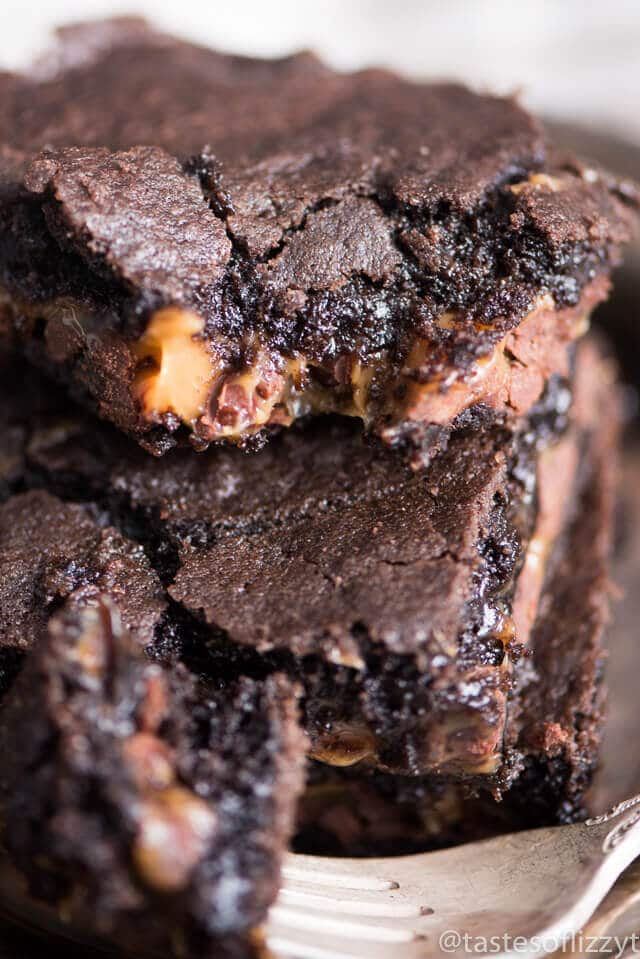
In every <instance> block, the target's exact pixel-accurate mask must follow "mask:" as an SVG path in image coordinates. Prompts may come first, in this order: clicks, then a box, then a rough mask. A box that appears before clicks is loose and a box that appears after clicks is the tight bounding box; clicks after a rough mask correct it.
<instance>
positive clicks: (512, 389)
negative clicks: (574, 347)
mask: <svg viewBox="0 0 640 959" xmlns="http://www.w3.org/2000/svg"><path fill="white" fill-rule="evenodd" d="M439 325H440V326H441V327H442V328H443V329H446V330H453V329H454V328H455V316H454V314H452V313H443V314H442V316H441V317H440V320H439ZM587 325H588V309H585V308H584V307H583V308H573V309H569V310H565V311H557V310H556V308H555V305H554V303H553V300H552V298H551V297H550V296H548V295H544V296H541V297H539V298H538V301H537V302H536V304H535V307H534V308H533V309H532V310H531V311H530V313H529V314H528V315H527V316H526V317H525V318H524V319H523V320H522V322H521V323H520V324H519V326H518V327H516V328H515V329H514V330H512V331H510V332H509V333H508V334H507V335H506V336H505V337H504V338H503V339H502V340H501V341H500V342H499V343H498V344H496V346H495V347H494V349H493V350H492V352H491V353H489V354H488V355H487V356H484V357H481V358H480V359H479V360H478V361H477V362H476V364H475V366H474V367H473V368H472V369H471V370H469V371H468V372H467V373H465V374H458V373H457V372H456V371H445V373H444V374H442V375H441V376H440V377H438V378H436V379H433V378H431V379H430V380H428V381H427V382H424V383H423V382H420V380H419V372H420V369H421V368H422V367H423V366H425V365H426V364H427V362H428V359H429V352H430V349H431V345H430V343H429V342H428V341H427V340H424V339H417V340H416V342H415V343H414V345H413V348H412V350H411V352H410V354H409V356H408V357H407V361H406V363H405V366H404V368H403V369H402V370H401V372H400V374H399V375H395V376H390V373H389V369H388V365H389V361H388V359H387V357H386V356H385V355H384V354H380V355H375V356H373V357H371V358H369V359H368V360H367V361H366V362H363V361H362V360H359V359H357V358H354V357H351V356H342V357H340V358H338V360H337V361H335V363H334V364H333V365H332V366H331V367H330V368H327V367H322V366H319V365H318V364H315V363H313V362H311V361H309V360H307V359H306V358H305V357H304V356H301V355H300V354H296V355H293V356H290V357H286V356H283V355H279V354H274V353H272V352H270V351H269V350H268V349H267V348H266V347H265V346H264V345H263V344H261V343H260V342H259V340H258V338H257V337H253V338H252V341H251V343H250V345H249V346H248V347H247V348H246V357H247V359H246V360H245V364H244V366H243V367H242V368H241V369H239V370H229V369H224V368H223V366H222V364H221V363H219V362H215V360H214V358H213V357H212V356H211V355H210V353H209V352H208V350H207V347H206V345H205V343H204V341H202V340H200V339H198V338H197V335H198V334H199V333H201V332H202V328H203V320H202V319H201V318H199V317H198V316H197V315H196V314H194V313H191V312H189V311H186V310H181V309H178V308H177V307H168V308H166V309H163V310H160V311H159V312H158V313H156V314H155V315H154V316H153V317H152V318H151V321H150V324H149V327H148V329H147V330H146V332H145V333H144V334H143V336H142V337H141V339H140V340H139V341H138V343H137V344H136V345H135V348H134V352H135V355H136V357H137V358H138V359H139V360H140V361H141V367H140V369H139V371H138V374H137V377H136V391H137V394H138V397H139V400H140V403H141V405H142V409H143V412H144V415H145V417H147V418H149V419H157V418H158V417H159V416H161V415H162V414H163V413H166V412H173V413H175V414H176V415H177V416H178V417H179V418H180V419H181V420H182V421H183V422H185V423H187V424H188V425H193V423H194V421H195V420H198V427H197V429H198V433H199V435H201V436H202V437H203V438H204V439H206V440H208V441H213V440H219V439H225V440H228V441H231V442H238V441H240V440H241V439H242V438H243V437H245V436H248V435H251V434H252V433H255V432H257V431H258V430H260V429H262V428H263V427H264V426H268V425H284V426H286V425H289V424H290V423H291V422H293V421H294V420H295V419H297V418H298V417H300V416H304V415H306V414H321V413H340V414H343V415H346V416H354V417H359V418H360V419H362V420H363V421H364V422H365V423H366V424H367V425H370V424H371V422H372V421H374V420H377V421H378V422H387V423H388V424H389V425H388V426H387V427H386V428H385V429H384V430H383V436H384V438H385V439H388V440H393V438H394V436H395V433H396V431H397V430H398V429H402V424H403V423H405V422H406V421H411V422H414V423H421V422H424V423H433V424H439V425H443V426H445V425H448V424H449V423H450V422H451V421H452V420H454V419H455V418H456V416H458V415H459V414H460V413H462V412H463V411H464V410H465V409H467V408H469V407H470V406H473V405H475V404H477V403H485V404H487V405H489V406H493V407H495V408H498V409H499V408H504V407H509V408H511V409H513V410H515V411H516V412H517V413H519V414H522V413H524V412H526V410H528V409H529V408H530V407H531V406H532V405H533V404H534V403H535V402H536V401H537V399H538V398H539V397H540V395H541V393H542V391H543V389H544V385H545V383H546V380H547V379H548V377H549V376H550V375H551V374H552V373H565V372H566V367H567V350H566V347H567V346H568V345H569V344H570V343H571V342H573V341H574V340H575V339H576V338H577V337H579V336H581V335H582V334H583V333H584V332H585V329H586V327H587Z"/></svg>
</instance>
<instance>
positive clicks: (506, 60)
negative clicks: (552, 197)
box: [0, 0, 640, 145]
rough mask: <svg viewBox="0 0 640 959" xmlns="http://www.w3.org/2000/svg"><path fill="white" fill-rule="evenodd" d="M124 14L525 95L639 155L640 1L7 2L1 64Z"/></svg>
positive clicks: (207, 36)
mask: <svg viewBox="0 0 640 959" xmlns="http://www.w3.org/2000/svg"><path fill="white" fill-rule="evenodd" d="M122 13H143V14H144V15H145V16H147V17H149V18H150V19H152V20H154V21H155V22H156V23H157V24H159V25H160V26H162V27H164V28H167V29H170V30H172V31H175V32H178V33H180V34H182V35H184V36H186V37H188V38H190V39H193V40H196V41H199V42H202V43H207V44H212V45H215V46H218V47H221V48H223V49H228V50H234V51H237V52H246V53H258V54H263V55H279V54H283V53H288V52H291V51H292V50H295V49H299V48H300V47H309V48H313V49H315V50H316V51H318V52H319V53H321V54H322V55H323V56H324V57H325V58H326V59H328V60H329V61H330V62H332V63H333V64H334V65H336V66H338V67H341V68H347V69H351V68H354V67H359V66H362V65H364V64H369V63H377V64H385V65H390V66H393V67H395V68H396V69H400V70H402V71H403V72H405V73H410V74H412V75H414V76H420V77H426V76H430V77H433V76H436V77H459V78H463V79H465V80H467V81H469V82H471V83H473V84H474V85H475V86H478V87H481V88H485V87H488V88H492V89H494V90H496V91H499V92H503V93H511V92H513V91H520V93H521V96H522V99H523V100H524V102H525V103H527V104H528V105H529V106H530V107H532V108H534V109H535V110H537V111H539V112H541V113H544V114H545V115H546V116H549V117H558V118H562V119H565V120H568V121H570V122H574V123H579V124H581V125H582V126H587V127H590V128H592V129H600V130H602V131H608V132H610V133H613V134H615V135H616V136H618V137H623V138H626V139H627V140H631V141H633V142H635V143H636V144H638V145H640V109H639V108H638V103H637V101H638V98H639V97H640V0H597V2H596V0H270V2H269V3H266V2H264V0H232V2H216V0H189V2H188V3H180V2H179V0H125V2H121V0H40V2H38V0H31V2H29V0H0V63H1V65H2V66H3V67H7V66H8V67H19V66H21V65H23V64H26V63H27V62H28V60H29V58H30V57H31V56H32V55H33V54H34V53H36V52H37V51H39V50H41V49H42V48H43V47H44V46H45V45H46V42H47V37H48V34H49V33H50V31H51V29H52V28H53V27H54V26H55V25H56V24H58V23H64V22H68V21H72V20H78V19H88V18H90V17H100V16H108V15H113V14H122Z"/></svg>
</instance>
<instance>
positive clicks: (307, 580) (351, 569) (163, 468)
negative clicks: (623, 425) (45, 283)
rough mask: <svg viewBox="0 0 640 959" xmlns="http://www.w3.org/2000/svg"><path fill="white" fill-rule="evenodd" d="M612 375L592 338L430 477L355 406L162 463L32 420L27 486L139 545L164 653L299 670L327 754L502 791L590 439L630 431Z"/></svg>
mask: <svg viewBox="0 0 640 959" xmlns="http://www.w3.org/2000/svg"><path fill="white" fill-rule="evenodd" d="M611 379H612V373H611V370H610V368H609V366H608V365H607V363H606V362H605V361H603V360H602V359H601V358H600V357H599V356H598V354H597V352H594V347H593V346H592V345H590V344H585V345H583V348H581V350H580V352H579V355H578V358H577V361H576V364H575V370H574V374H573V376H572V379H571V381H567V380H564V379H561V378H558V377H554V378H552V380H551V381H550V383H549V385H548V387H547V389H546V391H545V394H544V397H543V399H542V400H541V401H540V402H539V403H538V404H537V405H536V406H535V407H534V408H533V410H532V411H531V413H530V415H529V417H527V418H526V419H525V420H523V421H522V422H520V423H519V424H518V425H517V428H513V427H512V428H511V429H507V428H503V427H497V426H496V425H495V423H494V422H493V421H492V420H491V419H490V418H489V420H488V421H483V420H482V419H481V418H476V419H474V420H472V421H471V422H470V424H469V425H468V427H467V428H466V429H461V430H459V431H457V433H456V434H455V435H454V436H453V437H452V439H451V442H450V444H449V447H448V449H447V450H446V451H444V452H441V453H440V454H439V455H438V456H436V457H435V459H434V461H433V462H432V464H431V465H430V467H429V468H428V469H427V470H424V471H419V472H414V471H412V470H411V469H410V467H409V466H408V465H407V463H406V461H405V459H404V458H403V457H402V456H401V455H398V454H397V452H395V451H393V450H388V449H384V448H382V447H380V446H379V445H378V444H374V443H369V442H367V440H366V438H365V437H364V436H363V434H362V431H361V430H360V429H359V428H358V427H357V426H356V425H355V424H354V423H353V422H349V421H347V420H344V419H337V420H333V419H331V418H326V419H323V420H317V421H315V422H314V423H313V424H311V425H310V426H309V428H308V429H305V430H300V429H296V428H294V429H291V430H288V431H285V432H283V433H282V434H281V435H280V436H279V437H277V438H276V439H274V441H273V442H272V443H271V444H269V445H268V446H266V447H265V448H264V449H262V450H261V451H259V452H258V453H256V454H255V455H254V456H252V457H246V456H244V455H243V454H242V453H241V452H240V451H238V450H235V449H232V448H219V449H215V450H210V451H209V452H208V453H206V454H203V455H202V456H198V457H194V456H193V455H192V453H191V452H190V451H189V450H173V451H171V452H169V453H168V454H167V456H165V457H164V458H163V459H162V461H161V462H158V461H157V460H154V459H152V458H150V457H148V456H147V455H146V454H145V453H144V452H143V451H142V450H139V449H138V448H137V447H135V446H132V445H131V444H130V443H128V442H127V440H126V438H124V437H121V436H120V435H119V434H118V433H117V432H115V431H114V430H112V429H110V428H109V427H107V426H105V427H103V428H96V425H95V424H94V423H92V422H90V421H89V420H88V419H87V418H86V417H84V416H83V415H82V414H79V413H78V412H77V411H75V413H74V411H73V409H72V408H69V410H68V412H67V414H66V416H65V417H64V418H62V419H61V418H60V417H59V415H54V416H53V417H52V419H51V421H50V422H49V423H43V422H42V421H41V420H38V421H37V422H36V423H35V425H32V426H30V425H29V423H28V422H26V423H24V424H23V426H22V430H23V435H24V453H23V460H24V476H23V480H22V482H23V484H24V485H27V486H33V487H36V486H41V487H44V488H46V489H47V490H48V491H49V494H50V495H51V494H55V495H56V496H57V497H59V498H61V499H62V500H64V501H65V502H67V501H70V502H71V503H72V502H74V501H76V502H77V501H78V500H79V499H80V498H82V497H84V498H85V499H87V500H88V501H89V503H88V504H85V508H89V505H90V504H92V505H91V508H92V509H93V510H96V511H100V510H102V511H104V513H105V515H106V516H108V517H109V522H110V523H112V524H115V525H116V526H118V527H119V528H120V529H122V530H123V531H126V533H127V535H129V536H135V538H136V539H137V540H138V541H139V542H142V543H143V544H144V546H145V549H146V551H147V555H148V556H149V557H150V558H151V559H152V561H153V563H154V565H155V567H156V569H157V572H158V575H159V576H160V578H161V580H162V583H163V585H164V587H165V590H166V596H167V600H168V611H167V615H166V617H165V619H164V620H163V622H162V623H161V624H160V625H159V626H158V627H157V628H156V631H155V640H154V643H153V648H154V650H155V654H156V655H157V656H159V657H160V658H161V659H166V658H183V659H185V660H186V661H188V662H189V663H190V664H191V666H192V668H193V669H195V670H196V671H197V672H199V673H202V674H205V675H206V673H207V672H211V671H212V672H213V673H214V674H215V675H219V674H220V673H221V671H223V670H229V669H233V670H235V671H236V672H247V673H250V674H252V675H254V676H264V675H265V674H266V673H268V672H269V671H270V670H274V669H278V670H286V671H288V672H289V673H290V674H291V675H292V676H295V677H296V678H297V679H298V680H299V681H300V682H301V683H302V685H303V687H304V693H305V695H304V720H305V725H306V729H307V732H308V733H309V736H310V742H311V746H310V754H311V756H312V757H313V758H315V759H317V760H319V761H322V762H324V763H326V764H330V765H333V766H337V767H342V768H344V767H348V766H350V765H352V766H356V765H357V766H358V770H359V771H364V770H366V769H368V768H374V769H377V770H379V771H383V772H385V773H387V774H393V775H405V776H406V775H411V776H425V775H430V776H433V777H436V778H438V779H442V778H450V779H452V780H454V781H458V782H459V781H464V782H468V783H471V784H475V785H480V786H483V787H485V788H490V789H492V790H494V791H500V790H502V791H504V790H506V789H507V788H508V787H509V785H510V784H511V783H512V782H513V781H514V779H515V777H516V776H517V775H518V774H519V772H520V769H521V765H522V756H523V754H524V753H523V750H522V749H521V748H520V745H519V744H520V742H521V740H519V739H517V740H515V741H514V740H513V739H511V738H510V734H509V729H510V728H511V725H510V724H511V723H512V721H513V718H514V716H515V715H516V714H517V710H518V706H517V701H518V698H519V697H520V695H521V693H520V689H521V684H522V683H524V682H525V679H526V678H527V677H531V675H532V668H531V659H530V656H531V650H532V649H533V646H532V643H533V641H534V637H535V636H536V635H537V629H538V624H539V622H540V616H541V615H542V614H543V613H544V610H545V603H546V602H547V599H546V598H544V597H546V592H545V580H546V577H547V575H548V573H547V570H548V568H549V566H548V564H549V562H550V561H551V558H552V556H553V555H554V553H555V548H556V545H557V544H558V543H560V542H561V540H562V537H563V536H564V535H565V534H566V531H567V529H568V528H569V526H568V524H569V523H570V522H571V520H572V516H573V511H574V509H575V505H576V503H577V502H578V496H579V495H581V494H580V490H581V489H582V486H581V483H582V480H581V469H582V468H583V467H581V465H580V464H581V462H588V461H589V460H588V453H587V452H586V451H587V450H588V449H589V448H590V447H589V444H590V443H591V437H592V435H594V436H600V435H601V434H602V435H603V436H604V435H606V436H607V437H609V441H610V444H613V442H614V441H615V437H616V432H617V421H618V408H617V401H616V398H615V390H614V388H613V387H612V385H611ZM44 388H45V387H43V389H44ZM572 391H573V394H574V397H573V403H572V402H571V399H572ZM56 424H57V425H56ZM609 455H610V458H612V457H611V454H609ZM609 521H610V516H609V515H608V514H607V516H606V517H604V518H603V523H604V524H605V525H606V524H607V523H608V522H609ZM602 589H603V592H602V597H603V603H604V601H605V595H606V594H605V592H604V586H603V587H602ZM541 597H543V600H542V605H541ZM585 615H586V612H585ZM598 642H599V639H598ZM534 655H535V654H534ZM590 682H592V683H593V684H595V682H596V680H595V676H592V677H591V680H590ZM587 685H588V684H587Z"/></svg>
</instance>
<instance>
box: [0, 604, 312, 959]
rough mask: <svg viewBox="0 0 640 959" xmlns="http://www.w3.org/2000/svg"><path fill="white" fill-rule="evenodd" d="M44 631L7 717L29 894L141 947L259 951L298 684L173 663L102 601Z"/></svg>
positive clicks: (2, 776)
mask: <svg viewBox="0 0 640 959" xmlns="http://www.w3.org/2000/svg"><path fill="white" fill-rule="evenodd" d="M42 634H43V635H41V636H40V637H39V641H38V643H37V645H36V647H35V649H34V650H33V652H32V653H31V655H30V657H29V659H28V661H27V663H26V665H25V667H24V669H23V671H22V673H21V674H20V676H19V678H18V679H17V680H16V682H15V684H14V685H13V687H12V688H11V690H10V692H9V693H8V694H7V696H6V698H5V700H4V703H3V706H2V712H1V721H0V739H1V741H2V749H3V763H2V771H1V773H0V805H1V809H2V827H3V829H2V834H3V843H4V845H5V847H6V848H7V849H8V852H9V854H10V856H11V858H12V862H13V864H14V866H15V867H16V868H17V869H18V871H19V873H20V875H21V876H22V877H24V878H25V879H26V880H27V883H28V888H29V892H30V894H31V895H33V896H35V897H36V898H37V899H40V900H44V901H45V902H47V903H50V904H52V905H54V906H55V907H56V909H57V910H58V912H59V914H60V915H61V916H64V920H65V922H69V923H71V924H72V925H74V926H77V927H79V928H82V927H83V926H85V927H89V928H91V929H93V930H94V931H96V932H98V933H100V934H101V935H104V936H105V937H108V938H109V939H110V940H111V941H112V942H115V943H117V944H119V945H122V946H124V947H125V948H126V949H127V950H134V951H135V952H136V954H140V952H142V954H144V955H146V954H152V955H160V954H167V953H170V954H172V955H173V954H176V955H178V954H179V955H189V956H196V955H198V956H211V957H214V956H216V957H217V956H225V957H227V956H229V957H235V956H238V957H240V956H245V955H247V956H248V955H249V954H253V950H252V949H251V947H250V943H249V941H248V940H247V938H246V937H247V936H249V935H250V934H253V933H252V931H253V930H254V929H256V927H257V926H258V924H259V923H260V922H261V921H262V920H263V919H264V918H265V915H266V911H267V908H268V906H269V905H270V904H271V902H272V901H273V900H274V899H275V896H276V893H277V890H278V886H279V879H280V863H281V859H282V855H283V852H284V850H285V848H286V844H287V841H288V839H289V836H290V833H291V828H292V819H293V813H294V808H295V800H296V796H297V795H298V793H299V790H300V787H301V784H302V759H303V755H304V752H303V737H302V733H301V732H300V730H299V726H298V721H297V696H296V693H295V690H294V689H293V687H292V686H291V684H290V683H289V682H288V681H287V680H286V679H285V678H284V677H282V676H276V675H274V676H271V677H269V678H267V679H265V680H264V681H261V682H254V681H253V680H251V679H241V680H239V681H238V682H237V683H233V684H227V683H224V682H218V683H217V684H216V683H214V682H213V681H212V682H210V683H208V684H204V683H203V682H202V681H199V680H197V679H196V678H195V677H194V676H193V675H191V674H190V673H189V671H188V670H187V669H186V667H184V666H182V665H179V664H174V666H173V668H171V669H170V670H168V669H165V668H164V667H162V666H161V665H159V664H158V663H154V662H152V661H150V659H149V658H148V657H147V656H146V655H145V653H144V651H143V647H142V646H141V645H140V644H139V642H138V641H136V640H135V639H134V638H133V637H132V636H130V635H129V634H128V633H127V632H126V630H125V629H124V628H123V626H122V625H121V621H120V617H119V614H118V612H117V609H116V607H115V606H114V605H113V603H112V602H111V601H110V600H109V599H108V598H106V597H105V596H100V595H98V596H96V597H92V598H91V599H90V600H89V599H87V600H85V598H82V599H80V598H78V597H77V596H76V597H75V600H74V602H72V601H71V600H68V601H67V602H66V603H65V605H64V606H63V608H62V610H61V611H60V612H58V613H56V614H55V615H54V616H53V617H52V618H51V619H50V621H49V623H48V625H47V626H45V627H43V629H42ZM163 951H164V952H163Z"/></svg>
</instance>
